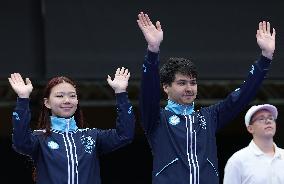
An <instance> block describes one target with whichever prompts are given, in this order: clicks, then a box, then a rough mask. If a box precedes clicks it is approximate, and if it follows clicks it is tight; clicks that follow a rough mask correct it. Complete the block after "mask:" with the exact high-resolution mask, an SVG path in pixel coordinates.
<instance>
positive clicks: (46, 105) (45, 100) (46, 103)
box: [43, 98, 50, 109]
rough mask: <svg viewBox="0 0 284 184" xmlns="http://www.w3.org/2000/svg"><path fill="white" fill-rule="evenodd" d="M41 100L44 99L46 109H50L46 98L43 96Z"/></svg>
mask: <svg viewBox="0 0 284 184" xmlns="http://www.w3.org/2000/svg"><path fill="white" fill-rule="evenodd" d="M43 101H44V105H45V107H46V108H48V109H50V105H49V101H48V99H47V98H44V99H43Z"/></svg>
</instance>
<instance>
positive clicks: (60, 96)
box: [55, 95, 63, 98]
mask: <svg viewBox="0 0 284 184" xmlns="http://www.w3.org/2000/svg"><path fill="white" fill-rule="evenodd" d="M55 97H57V98H62V97H63V95H56V96H55Z"/></svg>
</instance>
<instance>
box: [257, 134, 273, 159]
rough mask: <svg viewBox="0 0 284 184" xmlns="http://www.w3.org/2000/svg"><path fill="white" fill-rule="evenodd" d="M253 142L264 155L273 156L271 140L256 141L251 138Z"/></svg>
mask: <svg viewBox="0 0 284 184" xmlns="http://www.w3.org/2000/svg"><path fill="white" fill-rule="evenodd" d="M253 142H254V143H255V144H256V145H257V146H258V148H259V149H260V150H261V151H262V152H263V153H265V154H266V155H269V156H273V155H274V153H275V148H274V142H273V138H271V139H261V140H260V139H257V138H253Z"/></svg>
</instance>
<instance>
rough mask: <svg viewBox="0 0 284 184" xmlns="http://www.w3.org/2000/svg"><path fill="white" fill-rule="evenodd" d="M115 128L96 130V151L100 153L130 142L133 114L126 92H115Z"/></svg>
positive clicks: (133, 122) (132, 135) (132, 129)
mask: <svg viewBox="0 0 284 184" xmlns="http://www.w3.org/2000/svg"><path fill="white" fill-rule="evenodd" d="M116 102H117V118H116V129H109V130H98V139H97V141H98V142H97V143H98V151H99V152H100V153H102V154H104V153H107V152H110V151H113V150H115V149H118V148H120V147H122V146H124V145H126V144H129V143H131V142H132V140H133V138H134V132H135V116H134V112H133V108H132V105H131V104H130V102H129V99H128V95H127V93H126V92H124V93H118V94H116Z"/></svg>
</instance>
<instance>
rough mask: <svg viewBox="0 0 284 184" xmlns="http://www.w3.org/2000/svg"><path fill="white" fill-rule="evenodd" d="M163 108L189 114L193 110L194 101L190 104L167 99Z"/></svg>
mask: <svg viewBox="0 0 284 184" xmlns="http://www.w3.org/2000/svg"><path fill="white" fill-rule="evenodd" d="M165 109H166V110H169V111H172V112H174V113H176V114H181V115H191V114H192V113H193V112H194V102H192V103H191V104H190V105H181V104H178V103H176V102H173V101H171V100H168V104H167V106H166V107H165Z"/></svg>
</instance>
